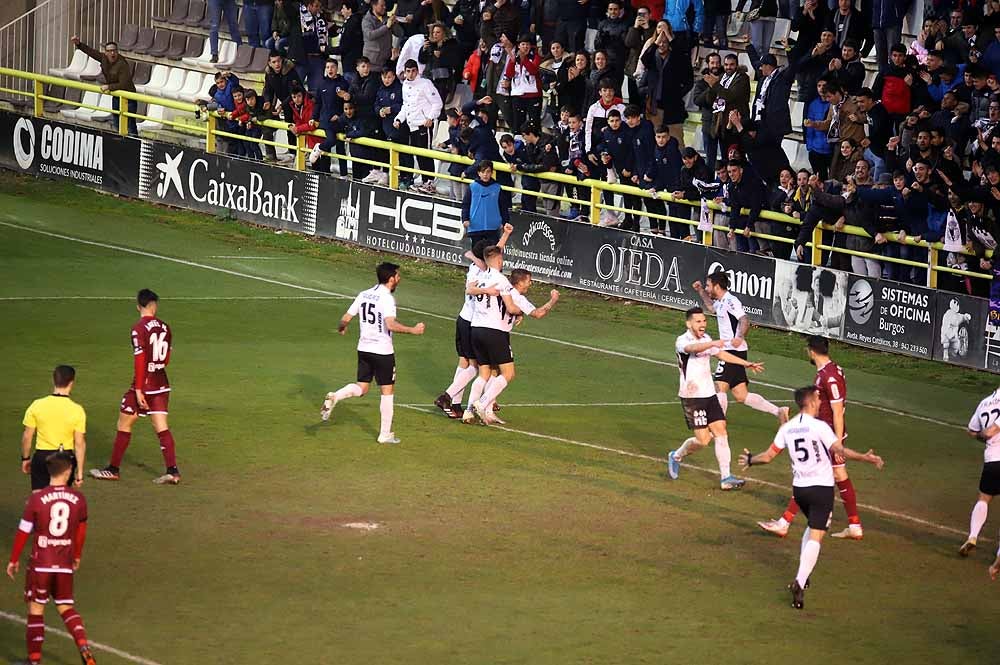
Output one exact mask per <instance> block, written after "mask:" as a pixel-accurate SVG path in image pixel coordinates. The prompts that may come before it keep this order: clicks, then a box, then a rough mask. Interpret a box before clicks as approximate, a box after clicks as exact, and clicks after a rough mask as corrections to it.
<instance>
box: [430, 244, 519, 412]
mask: <svg viewBox="0 0 1000 665" xmlns="http://www.w3.org/2000/svg"><path fill="white" fill-rule="evenodd" d="M513 232H514V227H513V226H511V225H510V224H504V225H503V233H502V234H501V235H500V240H499V242H497V244H496V246H497V247H499V248H500V249H503V248H504V247H505V246H506V245H507V239H508V238H510V234H511V233H513ZM489 246H490V243H489V241H488V240H480V241H478V242H476V244H475V245H473V246H472V250H471V252H466V254H465V256H466V257H467V258H468V259H469V261H470V263H469V270H468V272H466V274H465V288H466V289H468V288H469V286H470V285H472V284H475V283H476V282H477V281H478V280H479V276H480V275H481V274H482V273H484V272H485V271H486V270H487V266H486V263H484V262H483V252H484V251H486V248H487V247H489ZM475 301H476V297H475V296H472V295H469V294H468V293H466V294H465V303H464V304H463V305H462V311H461V312H459V313H458V318H456V319H455V350H456V351H457V352H458V367H457V368H455V378H454V379H453V380H452V382H451V385H450V386H448V387H447V388H445V391H444V392H443V393H441V394H440V395H439V396H438V398H437V399H436V400H434V406H436V407H437V408H439V409H441V411H443V412H444V414H445V415H446V416H448V417H449V418H461V417H462V408H461V404H462V395H464V394H465V387H466V386H467V385H469V382H470V381H473V380H475V378H476V377H477V376H479V363H478V362H477V361H476V351H475V349H473V348H472V312H473V310H474V309H475Z"/></svg>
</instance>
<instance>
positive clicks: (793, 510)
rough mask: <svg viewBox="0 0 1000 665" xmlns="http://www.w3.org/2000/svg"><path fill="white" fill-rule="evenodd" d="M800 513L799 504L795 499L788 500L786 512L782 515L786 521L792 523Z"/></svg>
mask: <svg viewBox="0 0 1000 665" xmlns="http://www.w3.org/2000/svg"><path fill="white" fill-rule="evenodd" d="M798 514H799V504H797V503H795V499H789V500H788V507H787V508H785V514H784V515H782V517H784V518H785V521H786V522H788V523H789V524H791V523H792V522H793V521H794V520H795V516H796V515H798Z"/></svg>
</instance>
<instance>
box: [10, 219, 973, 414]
mask: <svg viewBox="0 0 1000 665" xmlns="http://www.w3.org/2000/svg"><path fill="white" fill-rule="evenodd" d="M7 217H8V218H12V216H11V215H7ZM0 226H6V227H9V228H12V229H17V230H19V231H26V232H28V233H37V234H39V235H44V236H49V237H50V238H59V239H60V240H68V241H70V242H76V243H80V244H81V245H90V246H92V247H102V248H104V249H113V250H116V251H119V252H125V253H127V254H135V255H136V256H145V257H147V258H151V259H159V260H161V261H170V262H171V263H178V264H180V265H185V266H190V267H192V268H202V269H204V270H211V271H214V272H219V273H222V274H224V275H232V276H234V277H242V278H244V279H252V280H256V281H258V282H264V283H265V284H275V285H277V286H284V287H287V288H290V289H298V290H300V291H309V292H311V293H320V294H322V295H326V296H333V297H335V298H343V299H345V300H354V298H355V296H352V295H347V294H344V293H337V292H336V291H328V290H326V289H318V288H315V287H312V286H303V285H301V284H295V283H292V282H284V281H281V280H278V279H271V278H270V277H262V276H260V275H252V274H250V273H245V272H239V271H238V270H229V269H228V268H220V267H218V266H212V265H208V264H206V263H198V262H196V261H188V260H187V259H179V258H176V257H173V256H166V255H163V254H156V253H154V252H144V251H142V250H139V249H132V248H131V247H123V246H122V245H111V244H109V243H104V242H97V241H95V240H86V239H84V238H77V237H75V236H68V235H64V234H62V233H53V232H52V231H43V230H41V229H36V228H33V227H31V226H22V225H21V224H12V223H11V222H3V221H0ZM397 309H401V310H403V311H406V312H413V313H414V314H420V315H422V316H429V317H432V318H435V319H443V320H445V321H454V320H455V317H454V316H445V315H443V314H436V313H434V312H425V311H423V310H419V309H413V308H412V307H399V308H397ZM511 334H512V335H518V336H520V337H529V338H531V339H539V340H542V341H545V342H551V343H553V344H560V345H562V346H568V347H571V348H574V349H581V350H584V351H593V352H594V353H603V354H605V355H609V356H617V357H619V358H628V359H629V360H637V361H640V362H645V363H650V364H653V365H662V366H665V367H675V366H676V364H677V363H676V362H674V361H667V360H657V359H656V358H647V357H645V356H638V355H634V354H631V353H624V352H622V351H614V350H612V349H605V348H601V347H599V346H590V345H588V344H578V343H576V342H569V341H566V340H563V339H557V338H555V337H545V336H543V335H533V334H531V333H523V332H517V331H513V332H511ZM755 382H756V383H757V385H761V386H765V387H768V388H777V389H779V390H794V388H790V387H789V386H782V385H778V384H776V383H766V382H764V381H756V380H755ZM851 405H852V406H859V407H864V408H867V409H872V410H874V411H881V412H883V413H891V414H894V415H898V416H905V417H908V418H912V419H914V420H922V421H924V422H928V423H934V424H935V425H941V426H942V427H949V428H952V429H960V430H965V429H966V427H965V425H960V424H958V423H949V422H945V421H943V420H937V419H936V418H929V417H927V416H921V415H917V414H913V413H907V412H905V411H899V410H897V409H889V408H886V407H883V406H878V405H875V404H868V403H866V402H855V401H852V402H851Z"/></svg>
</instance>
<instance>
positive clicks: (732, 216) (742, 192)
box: [716, 161, 767, 252]
mask: <svg viewBox="0 0 1000 665" xmlns="http://www.w3.org/2000/svg"><path fill="white" fill-rule="evenodd" d="M726 168H727V171H728V172H729V181H730V182H729V187H727V188H726V195H725V196H724V197H722V198H721V199H717V200H716V203H723V202H724V203H725V204H726V206H728V207H729V228H730V231H729V232H730V233H731V234H733V233H735V234H736V249H737V251H740V252H749V251H750V248H751V245H750V237H749V235H748V234H749V233H750V232H752V231H754V227H755V225H756V223H757V220H758V219H759V218H760V212H761V209H762V208H763V207H764V203H765V202H766V201H767V190H766V189H765V188H764V183H763V182H761V180H760V178H757V177H755V176H753V175H752V174H750V173H749V172H748V170H747V168H746V164H744V163H743V162H740V161H734V162H730V163H729V165H728V166H727V167H726ZM744 209H746V212H744ZM754 244H756V242H755V243H754Z"/></svg>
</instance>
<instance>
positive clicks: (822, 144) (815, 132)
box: [803, 78, 833, 180]
mask: <svg viewBox="0 0 1000 665" xmlns="http://www.w3.org/2000/svg"><path fill="white" fill-rule="evenodd" d="M825 88H826V79H825V78H821V79H820V80H819V81H817V82H816V91H817V93H818V94H817V96H816V97H814V98H813V100H812V101H811V102H809V105H808V106H806V110H805V117H804V118H803V120H813V121H815V122H822V121H823V120H825V119H826V116H827V114H828V113H829V111H830V102H828V101H826V92H825ZM805 138H806V151H807V154H808V155H809V166H811V167H812V170H813V173H815V174H816V175H817V176H819V179H820V180H826V178H827V176H828V175H829V173H830V162H831V161H833V144H831V143H830V141H829V139H828V138H827V135H826V132H825V131H823V130H821V129H816V128H814V127H806V128H805Z"/></svg>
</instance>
